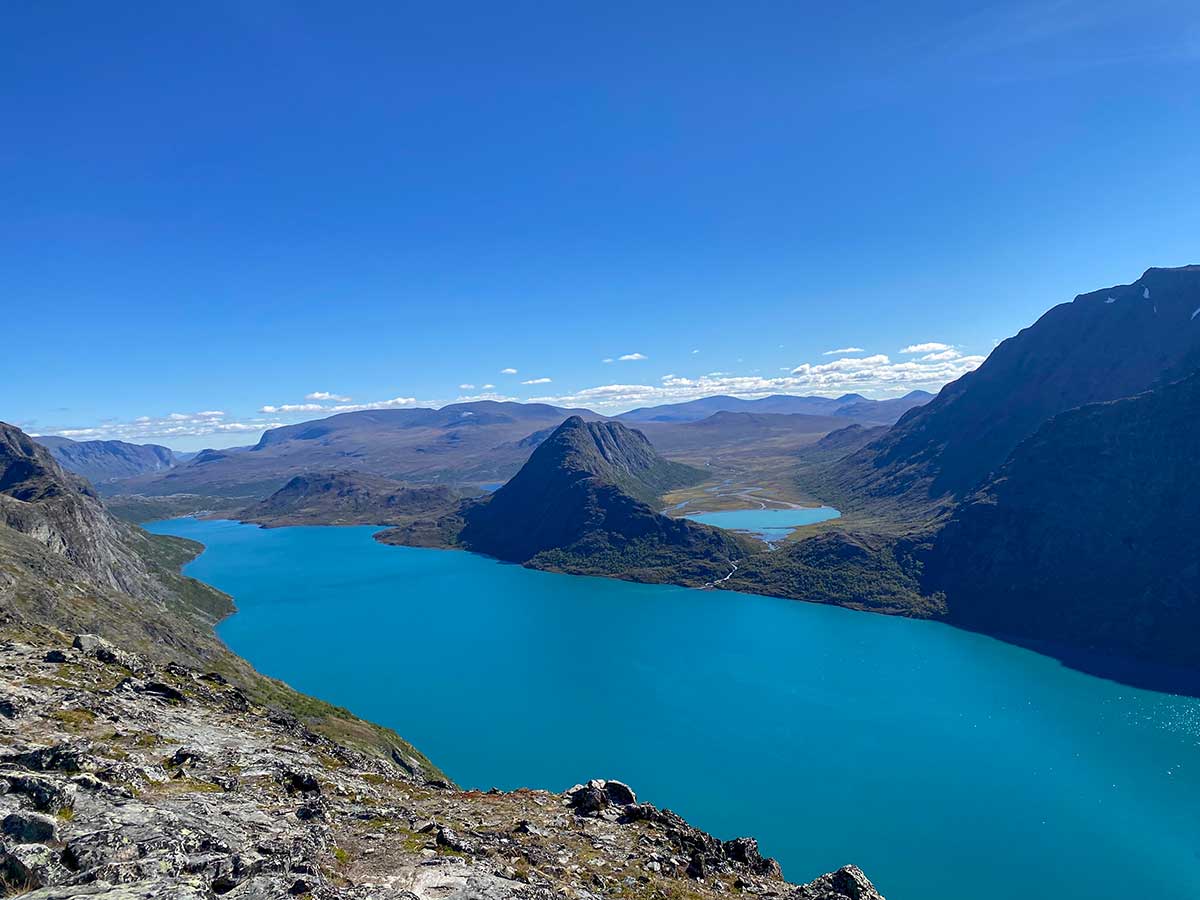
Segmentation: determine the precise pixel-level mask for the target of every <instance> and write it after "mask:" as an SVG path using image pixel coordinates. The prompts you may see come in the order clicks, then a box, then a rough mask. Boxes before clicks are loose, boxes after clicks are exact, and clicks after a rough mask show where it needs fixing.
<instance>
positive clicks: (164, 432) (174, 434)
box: [41, 409, 283, 443]
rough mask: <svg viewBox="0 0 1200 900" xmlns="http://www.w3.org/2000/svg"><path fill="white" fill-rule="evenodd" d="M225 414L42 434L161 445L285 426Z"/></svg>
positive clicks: (141, 419)
mask: <svg viewBox="0 0 1200 900" xmlns="http://www.w3.org/2000/svg"><path fill="white" fill-rule="evenodd" d="M224 416H225V413H224V412H222V411H219V410H215V409H206V410H203V411H201V412H195V413H168V414H167V415H165V416H137V417H135V418H133V419H131V420H129V421H120V420H113V421H106V422H102V423H101V424H99V425H93V426H88V427H76V426H61V427H59V426H53V427H49V428H43V429H41V433H42V434H58V435H62V436H63V437H68V438H72V439H74V440H81V441H104V440H121V441H130V442H132V443H162V442H171V441H172V440H176V439H182V438H190V437H204V436H208V435H216V434H242V433H246V434H252V433H255V432H261V431H265V430H266V429H268V428H275V427H276V426H278V425H282V424H283V423H282V422H280V421H278V420H276V419H258V418H255V419H248V420H246V421H240V422H225V421H222V419H223V418H224Z"/></svg>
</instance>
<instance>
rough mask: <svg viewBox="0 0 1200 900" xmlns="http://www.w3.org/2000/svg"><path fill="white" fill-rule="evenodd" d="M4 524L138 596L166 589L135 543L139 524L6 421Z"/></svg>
mask: <svg viewBox="0 0 1200 900" xmlns="http://www.w3.org/2000/svg"><path fill="white" fill-rule="evenodd" d="M0 525H2V526H4V527H7V528H10V529H12V530H13V531H16V532H19V533H20V534H23V535H26V536H27V537H29V538H32V539H33V540H35V541H37V542H38V543H40V544H42V545H43V546H44V547H46V549H48V550H50V551H51V552H52V553H56V554H59V555H61V556H63V557H66V558H67V559H68V560H70V561H71V563H73V564H74V565H75V566H77V567H78V568H80V569H81V570H83V571H84V572H85V573H87V575H88V576H90V578H91V579H92V580H94V581H95V582H96V583H97V584H99V585H102V586H105V587H109V588H112V589H115V590H119V591H124V592H126V593H129V594H133V595H135V596H141V595H144V596H153V597H157V598H160V599H161V597H162V596H163V594H164V591H163V589H162V586H161V585H160V584H158V582H157V580H156V578H155V577H154V575H153V574H152V573H151V571H150V569H149V566H148V565H147V563H146V560H145V559H144V558H143V557H142V556H140V555H139V554H138V553H137V552H136V550H135V549H133V547H132V545H133V544H134V543H137V542H139V541H140V540H141V539H142V535H141V534H139V532H138V530H135V529H134V528H133V527H131V526H129V525H127V524H125V523H123V522H119V521H117V520H116V519H114V518H113V517H112V516H110V515H109V514H108V512H107V511H106V510H105V509H104V505H103V503H101V501H100V499H99V497H98V496H97V495H96V493H95V491H94V490H92V488H91V486H90V485H88V484H87V483H86V482H85V481H83V480H82V479H80V478H78V477H76V476H74V475H70V474H68V473H67V472H65V471H64V470H63V469H62V467H61V466H59V464H58V463H57V462H56V461H55V460H54V459H53V458H52V457H51V455H50V452H49V451H48V450H47V449H46V448H45V447H42V446H41V445H40V444H38V443H36V442H35V441H34V440H33V439H32V438H30V437H29V436H28V435H26V434H25V433H24V432H22V431H20V430H19V429H17V428H14V427H12V426H11V425H6V424H4V423H3V422H0Z"/></svg>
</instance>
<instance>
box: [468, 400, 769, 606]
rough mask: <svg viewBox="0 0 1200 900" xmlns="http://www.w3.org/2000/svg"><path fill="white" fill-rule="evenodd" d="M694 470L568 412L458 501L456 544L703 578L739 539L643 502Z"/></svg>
mask: <svg viewBox="0 0 1200 900" xmlns="http://www.w3.org/2000/svg"><path fill="white" fill-rule="evenodd" d="M703 477H704V476H703V473H702V472H700V471H699V470H697V469H694V468H692V467H690V466H685V465H682V464H679V463H673V462H669V461H668V460H665V459H663V458H662V457H661V456H659V455H658V453H656V452H655V450H654V448H653V447H652V446H651V444H650V442H649V441H648V440H647V439H646V437H645V435H643V434H642V433H641V432H639V431H635V430H633V429H630V428H626V427H625V426H624V425H621V424H620V423H618V422H585V421H584V420H583V419H581V418H580V417H578V416H572V417H571V418H569V419H567V420H566V421H565V422H563V423H562V425H560V426H559V427H558V428H557V429H556V430H555V431H554V433H553V434H551V435H550V437H548V438H547V439H546V440H545V441H544V442H543V443H542V444H541V445H540V446H539V447H538V448H537V450H535V451H534V452H533V455H532V456H531V457H530V458H529V461H528V462H526V463H525V465H524V466H523V467H522V469H521V471H520V472H518V473H517V474H516V475H515V476H513V478H512V479H511V480H510V481H509V482H508V483H507V484H505V485H504V486H503V487H502V488H500V489H499V490H498V491H496V492H495V493H494V494H493V495H491V496H490V497H488V498H487V499H486V500H483V501H477V502H474V503H468V504H466V505H465V506H464V507H463V510H462V517H463V520H464V522H465V524H464V526H463V528H462V530H461V532H460V534H459V543H461V544H462V545H463V546H465V547H467V548H468V549H471V550H475V551H478V552H481V553H487V554H489V555H491V556H496V557H499V558H500V559H505V560H510V561H512V562H521V563H527V564H529V565H532V566H534V567H537V568H545V569H552V570H557V571H568V572H579V573H592V574H612V575H620V576H622V577H626V578H631V579H634V580H639V581H682V582H684V583H691V582H703V581H707V580H711V579H713V578H716V577H720V576H722V575H724V574H726V573H727V572H728V571H729V569H730V568H731V565H732V562H733V561H734V560H736V559H738V558H740V557H741V556H742V555H743V553H744V552H745V546H744V545H743V543H742V539H740V538H737V537H734V536H732V535H730V534H728V533H727V532H724V531H721V530H720V529H716V528H710V527H707V526H704V525H699V524H697V523H695V522H690V521H688V520H686V519H672V518H668V517H667V516H664V515H661V514H659V513H658V512H656V511H655V509H654V508H653V507H652V506H651V505H650V503H649V502H647V501H652V500H654V499H655V498H656V497H657V496H658V495H660V494H662V493H663V492H664V491H667V490H671V489H673V488H676V487H680V486H683V485H687V484H694V483H696V482H698V481H700V480H702V479H703Z"/></svg>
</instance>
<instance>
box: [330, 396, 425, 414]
mask: <svg viewBox="0 0 1200 900" xmlns="http://www.w3.org/2000/svg"><path fill="white" fill-rule="evenodd" d="M416 403H417V398H416V397H393V398H392V399H391V400H375V401H373V402H371V403H343V404H338V405H337V406H329V407H326V409H327V410H329V411H330V412H335V413H342V412H359V411H360V410H364V409H396V408H397V407H403V406H415V405H416Z"/></svg>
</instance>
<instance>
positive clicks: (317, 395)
mask: <svg viewBox="0 0 1200 900" xmlns="http://www.w3.org/2000/svg"><path fill="white" fill-rule="evenodd" d="M304 399H305V400H334V401H336V402H338V403H349V402H350V398H349V397H343V396H342V395H341V394H333V393H330V392H329V391H313V392H312V393H311V394H305V395H304Z"/></svg>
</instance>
